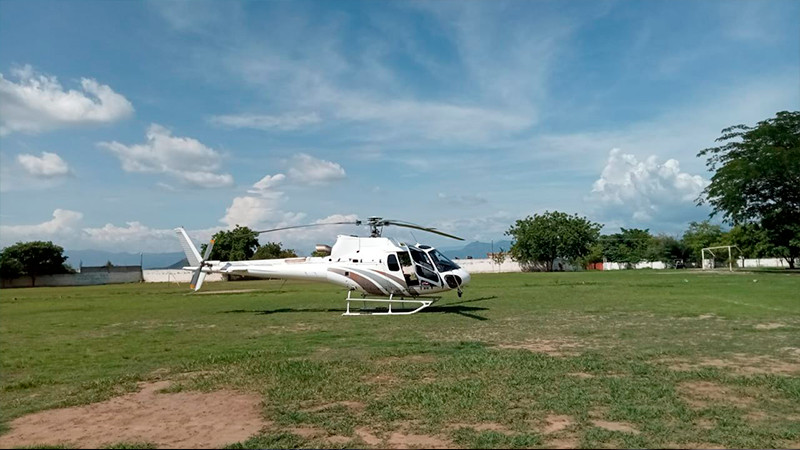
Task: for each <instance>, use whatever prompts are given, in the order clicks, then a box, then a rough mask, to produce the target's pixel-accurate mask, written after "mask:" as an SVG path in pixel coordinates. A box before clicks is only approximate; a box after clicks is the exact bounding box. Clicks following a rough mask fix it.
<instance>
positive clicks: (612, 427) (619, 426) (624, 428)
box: [592, 420, 639, 434]
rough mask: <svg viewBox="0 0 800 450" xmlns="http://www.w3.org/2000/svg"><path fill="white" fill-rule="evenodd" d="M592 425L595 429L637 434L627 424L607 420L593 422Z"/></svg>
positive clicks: (637, 431)
mask: <svg viewBox="0 0 800 450" xmlns="http://www.w3.org/2000/svg"><path fill="white" fill-rule="evenodd" d="M592 424H593V425H594V426H596V427H600V428H603V429H605V430H608V431H621V432H623V433H633V434H639V430H637V429H636V428H635V427H634V426H633V425H631V424H629V423H627V422H612V421H608V420H593V421H592Z"/></svg>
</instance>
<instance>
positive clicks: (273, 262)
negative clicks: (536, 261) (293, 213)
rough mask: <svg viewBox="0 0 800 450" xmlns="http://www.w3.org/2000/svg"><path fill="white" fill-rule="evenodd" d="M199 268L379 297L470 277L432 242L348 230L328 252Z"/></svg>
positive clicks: (457, 283)
mask: <svg viewBox="0 0 800 450" xmlns="http://www.w3.org/2000/svg"><path fill="white" fill-rule="evenodd" d="M186 269H192V268H189V267H187V268H186ZM203 271H204V272H207V273H223V274H236V275H247V276H251V277H258V278H271V279H289V280H312V281H320V282H328V283H333V284H337V285H339V286H343V287H346V288H347V289H349V290H352V291H359V292H361V293H363V294H364V295H375V296H382V297H391V296H394V297H397V296H401V297H402V296H410V297H418V296H423V295H429V294H436V293H439V292H444V291H449V290H453V289H457V290H459V293H460V292H461V287H462V286H464V285H465V284H467V283H469V281H470V275H469V273H468V272H467V271H466V270H464V269H462V268H461V267H459V266H458V265H457V264H455V263H454V262H452V261H450V260H449V259H448V258H447V257H445V256H444V255H443V254H442V253H441V252H439V251H438V250H436V249H435V248H433V247H430V246H427V245H420V244H417V245H407V244H403V243H399V242H397V241H393V240H391V239H389V238H385V237H356V236H347V235H340V236H338V237H337V240H336V244H334V246H333V248H332V249H331V254H330V255H329V256H324V257H300V258H281V259H263V260H251V261H206V263H205V266H204V267H203Z"/></svg>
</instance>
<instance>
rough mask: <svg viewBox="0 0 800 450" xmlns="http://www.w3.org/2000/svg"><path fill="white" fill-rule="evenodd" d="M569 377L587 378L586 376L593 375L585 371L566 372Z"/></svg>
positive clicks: (590, 376) (592, 376)
mask: <svg viewBox="0 0 800 450" xmlns="http://www.w3.org/2000/svg"><path fill="white" fill-rule="evenodd" d="M567 375H568V376H570V377H575V378H580V379H583V380H585V379H587V378H594V375H592V374H590V373H586V372H572V373H568V374H567Z"/></svg>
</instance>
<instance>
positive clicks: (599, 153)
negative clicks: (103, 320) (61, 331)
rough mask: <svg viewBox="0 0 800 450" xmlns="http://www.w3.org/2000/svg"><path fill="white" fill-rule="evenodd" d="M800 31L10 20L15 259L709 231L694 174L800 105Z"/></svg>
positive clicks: (718, 6)
mask: <svg viewBox="0 0 800 450" xmlns="http://www.w3.org/2000/svg"><path fill="white" fill-rule="evenodd" d="M797 17H800V3H798V2H794V1H785V2H784V1H737V2H717V1H706V2H683V1H677V2H675V1H669V2H658V1H648V2H644V1H637V2H588V1H581V2H579V1H575V2H545V1H540V2H504V1H493V2H488V1H487V2H479V1H471V2H446V1H440V2H419V3H414V2H356V1H349V2H347V1H346V2H311V1H299V2H235V1H229V2H222V1H218V2H202V1H197V2H133V1H121V2H99V1H92V2H79V1H64V2H47V1H37V2H23V1H8V0H3V1H0V42H2V43H3V44H2V45H0V73H2V77H3V78H2V79H0V83H1V85H0V170H1V171H2V172H1V173H0V185H1V186H0V188H2V189H0V227H1V228H0V244H2V245H8V244H9V243H13V242H15V241H17V240H25V239H48V240H54V241H55V242H57V243H59V244H61V245H62V246H64V247H66V248H70V249H80V248H98V249H108V250H121V251H140V250H143V251H174V250H177V249H178V246H177V241H176V240H175V239H174V238H173V235H172V232H171V231H170V230H171V229H172V228H173V227H175V226H177V225H183V226H185V227H186V228H187V229H190V230H192V234H193V236H194V237H196V238H197V239H206V238H207V237H208V236H209V235H210V234H211V233H213V232H214V231H216V230H218V229H221V228H226V227H229V226H231V225H234V224H236V223H238V224H242V225H248V226H251V227H255V228H270V227H277V226H286V225H293V224H302V223H312V222H317V221H335V220H342V219H344V218H354V217H356V216H358V217H361V218H365V217H368V216H370V215H379V216H383V217H388V218H396V219H403V220H408V221H413V222H417V223H421V224H425V225H430V226H436V227H439V228H441V229H443V230H446V231H448V232H452V233H455V234H460V235H462V236H464V237H465V238H467V239H468V240H473V239H480V240H485V241H488V240H490V239H494V240H498V239H502V238H503V232H504V231H505V230H507V229H508V227H509V225H511V224H512V223H513V221H514V220H515V219H518V218H522V217H524V216H526V215H528V214H533V213H537V212H542V211H544V210H553V209H557V210H561V211H566V212H570V213H578V214H581V215H586V216H588V217H589V218H591V219H593V220H596V221H598V222H601V223H604V224H606V228H605V230H604V231H605V232H614V231H616V227H619V226H629V227H630V226H636V227H646V228H650V229H651V230H652V231H655V232H668V233H675V232H678V231H680V230H682V229H684V228H685V225H686V223H687V222H688V221H690V220H702V219H704V218H705V217H706V216H707V214H708V210H707V209H705V208H698V207H696V206H694V199H695V198H696V197H697V195H698V193H699V192H700V191H701V190H702V188H703V187H704V186H705V184H706V183H707V180H708V178H709V176H710V175H709V174H708V173H707V172H706V170H705V166H704V161H703V160H701V159H699V158H697V157H696V156H695V155H696V153H697V151H699V150H700V149H702V148H705V147H708V146H711V145H713V141H714V139H715V138H716V137H718V136H719V131H720V130H721V129H722V128H724V127H726V126H729V125H733V124H738V123H746V124H751V125H752V124H755V122H757V121H758V120H762V119H765V118H767V117H771V116H773V115H774V114H775V112H777V111H781V110H787V109H789V110H796V109H798V106H800V81H798V80H800V25H798V21H797V20H796V18H797ZM358 231H359V230H357V229H352V228H338V227H330V228H327V229H325V227H322V228H320V229H318V230H314V231H307V230H306V231H302V232H288V233H284V234H279V235H274V236H269V237H268V239H270V240H281V241H283V242H284V243H285V244H287V245H289V246H293V247H296V248H298V249H302V250H307V249H308V248H310V246H311V245H313V244H314V243H316V242H328V243H330V242H331V241H332V240H333V237H334V236H335V234H337V233H354V232H358ZM394 234H395V235H396V236H397V237H399V238H401V239H404V240H409V239H414V237H413V236H410V235H409V234H408V233H407V232H406V231H399V230H398V231H396V232H395V233H394ZM416 239H418V240H420V241H423V242H430V243H433V244H438V245H442V244H443V245H452V244H451V243H446V241H443V240H440V239H439V238H436V237H428V236H424V235H421V234H416Z"/></svg>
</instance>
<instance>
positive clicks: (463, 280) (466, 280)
mask: <svg viewBox="0 0 800 450" xmlns="http://www.w3.org/2000/svg"><path fill="white" fill-rule="evenodd" d="M456 273H457V274H458V276H459V277H461V285H462V286H464V285H465V284H469V280H470V278H471V277H470V276H469V272H467V271H466V270H464V269H458V271H457V272H456Z"/></svg>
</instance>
